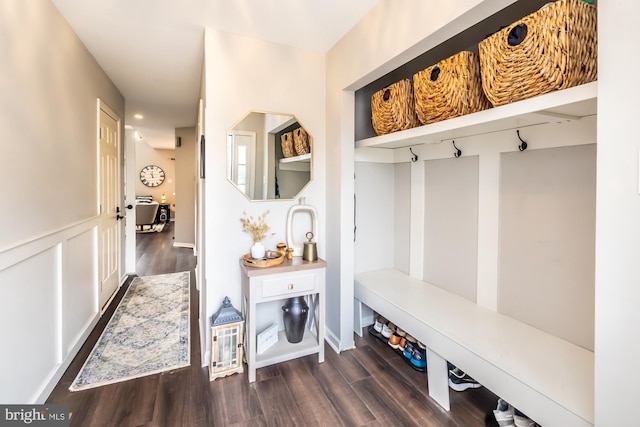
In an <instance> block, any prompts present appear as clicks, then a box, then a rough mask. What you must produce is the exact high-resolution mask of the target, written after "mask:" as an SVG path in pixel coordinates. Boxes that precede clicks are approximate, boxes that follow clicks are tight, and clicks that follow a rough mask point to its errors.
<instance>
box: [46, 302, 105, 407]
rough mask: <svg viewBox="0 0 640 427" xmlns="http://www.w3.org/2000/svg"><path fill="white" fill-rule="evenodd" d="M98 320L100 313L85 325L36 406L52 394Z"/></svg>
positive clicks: (48, 382)
mask: <svg viewBox="0 0 640 427" xmlns="http://www.w3.org/2000/svg"><path fill="white" fill-rule="evenodd" d="M99 320H100V313H96V314H95V315H94V316H93V319H91V320H90V321H89V322H88V323H87V325H86V327H85V329H84V332H82V334H80V335H79V336H78V339H77V340H76V342H75V344H74V345H73V346H72V347H71V348H70V350H69V353H68V354H67V357H65V359H64V360H63V361H62V363H61V364H60V365H58V368H57V369H56V370H55V372H54V373H53V374H52V375H51V377H50V378H49V381H47V383H46V384H45V386H44V387H43V388H42V391H41V392H40V395H39V396H38V398H37V399H36V402H35V403H36V404H43V403H45V402H46V400H47V398H49V396H50V395H51V392H53V389H54V388H55V387H56V385H57V384H58V382H59V381H60V379H61V378H62V375H64V373H65V372H66V370H67V368H69V365H71V362H73V359H75V357H76V356H77V355H78V352H79V351H80V349H81V348H82V346H83V345H84V343H85V342H86V341H87V339H88V338H89V335H91V332H92V331H93V328H95V327H96V325H97V324H98V321H99Z"/></svg>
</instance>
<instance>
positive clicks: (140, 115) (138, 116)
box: [133, 114, 144, 119]
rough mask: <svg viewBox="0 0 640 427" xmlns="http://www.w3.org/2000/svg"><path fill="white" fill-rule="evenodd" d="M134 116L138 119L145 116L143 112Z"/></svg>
mask: <svg viewBox="0 0 640 427" xmlns="http://www.w3.org/2000/svg"><path fill="white" fill-rule="evenodd" d="M133 117H135V118H136V119H141V118H143V117H144V116H143V115H142V114H135V115H134V116H133Z"/></svg>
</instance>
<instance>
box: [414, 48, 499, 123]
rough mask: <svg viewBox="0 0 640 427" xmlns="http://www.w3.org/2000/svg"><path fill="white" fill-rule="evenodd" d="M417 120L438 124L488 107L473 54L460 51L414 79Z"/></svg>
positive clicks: (478, 64)
mask: <svg viewBox="0 0 640 427" xmlns="http://www.w3.org/2000/svg"><path fill="white" fill-rule="evenodd" d="M413 94H414V99H415V108H416V114H417V116H418V120H420V122H421V123H422V124H427V123H434V122H439V121H441V120H446V119H451V118H453V117H458V116H463V115H465V114H469V113H475V112H476V111H481V110H484V109H487V108H489V107H491V104H490V103H489V101H488V100H487V98H486V97H485V96H484V93H483V92H482V79H481V78H480V62H479V60H478V55H476V54H475V53H473V52H468V51H463V52H459V53H457V54H455V55H453V56H451V57H449V58H447V59H443V60H442V61H440V62H438V63H437V64H435V65H432V66H431V67H429V68H425V69H424V70H422V71H419V72H417V73H416V74H415V75H414V76H413Z"/></svg>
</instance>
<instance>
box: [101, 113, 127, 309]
mask: <svg viewBox="0 0 640 427" xmlns="http://www.w3.org/2000/svg"><path fill="white" fill-rule="evenodd" d="M118 122H119V119H118V117H117V116H116V115H115V114H114V113H113V112H111V111H105V107H104V106H101V107H100V123H99V126H100V135H99V138H100V144H99V147H100V183H99V184H100V224H99V231H98V234H99V237H98V244H99V248H98V273H99V283H100V307H101V308H104V306H105V305H106V304H107V303H108V302H109V300H110V299H111V297H112V296H113V295H114V294H115V292H116V290H117V289H118V285H119V283H120V263H121V256H120V255H121V253H120V251H121V249H120V248H121V245H120V236H121V229H120V221H119V220H118V218H119V217H120V215H124V214H123V213H122V212H120V197H121V196H120V161H119V159H120V134H119V124H118Z"/></svg>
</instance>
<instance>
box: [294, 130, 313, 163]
mask: <svg viewBox="0 0 640 427" xmlns="http://www.w3.org/2000/svg"><path fill="white" fill-rule="evenodd" d="M293 149H294V150H295V152H296V154H297V155H298V156H301V155H303V154H307V153H309V152H310V146H309V134H308V133H307V131H306V130H304V128H303V127H299V128H298V129H295V130H294V131H293Z"/></svg>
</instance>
